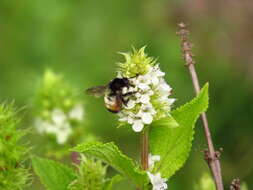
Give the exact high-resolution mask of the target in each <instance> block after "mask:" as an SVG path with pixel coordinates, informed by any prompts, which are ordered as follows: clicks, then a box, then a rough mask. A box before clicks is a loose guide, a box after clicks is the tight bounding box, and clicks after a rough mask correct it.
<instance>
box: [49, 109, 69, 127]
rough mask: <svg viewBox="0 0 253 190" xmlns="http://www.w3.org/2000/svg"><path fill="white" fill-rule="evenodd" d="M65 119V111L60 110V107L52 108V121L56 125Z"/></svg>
mask: <svg viewBox="0 0 253 190" xmlns="http://www.w3.org/2000/svg"><path fill="white" fill-rule="evenodd" d="M66 119H67V117H66V115H65V113H64V112H63V111H62V110H60V109H54V110H53V111H52V121H53V122H54V123H55V124H57V125H61V124H62V123H64V122H65V120H66Z"/></svg>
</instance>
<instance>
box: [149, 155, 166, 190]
mask: <svg viewBox="0 0 253 190" xmlns="http://www.w3.org/2000/svg"><path fill="white" fill-rule="evenodd" d="M158 161H160V155H151V154H149V155H148V165H149V170H152V169H153V167H154V164H155V162H158ZM147 174H148V177H149V180H150V182H151V184H152V186H153V188H152V189H153V190H165V189H167V188H168V185H167V183H166V181H167V180H166V179H165V178H162V177H161V174H160V173H156V174H152V173H151V172H150V171H148V172H147Z"/></svg>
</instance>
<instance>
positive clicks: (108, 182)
mask: <svg viewBox="0 0 253 190" xmlns="http://www.w3.org/2000/svg"><path fill="white" fill-rule="evenodd" d="M121 180H122V176H121V175H115V176H113V177H112V178H111V179H107V180H106V181H105V183H104V187H103V190H111V189H112V188H113V185H114V184H115V183H118V182H119V181H121Z"/></svg>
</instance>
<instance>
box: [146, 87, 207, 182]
mask: <svg viewBox="0 0 253 190" xmlns="http://www.w3.org/2000/svg"><path fill="white" fill-rule="evenodd" d="M207 108H208V84H206V85H205V86H204V87H203V88H202V90H201V92H200V93H199V94H198V96H197V97H195V98H194V99H193V100H192V101H190V102H189V103H187V104H185V105H183V106H181V107H180V108H178V109H176V110H174V111H172V113H171V115H172V117H173V118H174V119H175V120H176V121H177V123H178V124H179V126H178V127H177V128H169V127H164V126H161V125H160V126H159V125H157V126H154V125H153V126H152V127H151V128H150V149H151V153H152V154H153V155H160V157H161V160H160V161H159V162H157V163H156V165H155V167H154V169H153V172H155V173H156V172H160V173H161V174H162V176H163V177H165V178H169V177H171V176H172V175H173V174H174V173H175V172H176V171H177V170H178V169H180V168H181V167H182V166H183V165H184V163H185V161H186V160H187V158H188V156H189V152H190V150H191V142H192V140H193V134H194V125H195V123H196V121H197V119H198V117H199V115H200V114H201V113H202V112H204V111H206V109H207Z"/></svg>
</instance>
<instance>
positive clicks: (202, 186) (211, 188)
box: [194, 173, 216, 190]
mask: <svg viewBox="0 0 253 190" xmlns="http://www.w3.org/2000/svg"><path fill="white" fill-rule="evenodd" d="M215 189H216V187H215V184H214V181H213V179H212V177H211V176H210V175H209V174H208V173H204V174H203V175H202V177H201V178H200V180H199V182H198V183H197V184H195V185H194V190H215Z"/></svg>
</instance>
